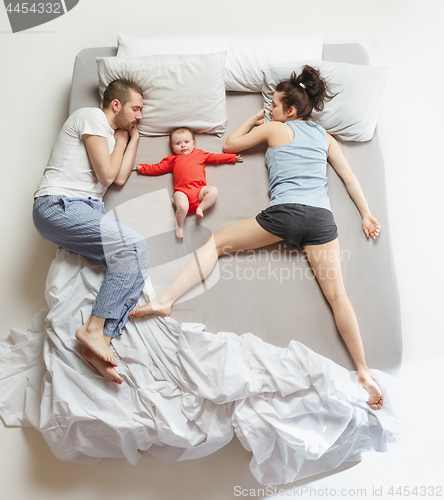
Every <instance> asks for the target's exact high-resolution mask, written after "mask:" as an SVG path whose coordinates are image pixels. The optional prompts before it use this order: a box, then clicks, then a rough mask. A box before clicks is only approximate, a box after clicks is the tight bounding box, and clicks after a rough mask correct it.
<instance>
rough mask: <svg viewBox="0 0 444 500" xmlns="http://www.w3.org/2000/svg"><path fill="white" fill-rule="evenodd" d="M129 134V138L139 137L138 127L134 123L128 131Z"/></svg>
mask: <svg viewBox="0 0 444 500" xmlns="http://www.w3.org/2000/svg"><path fill="white" fill-rule="evenodd" d="M129 136H130V137H131V139H138V138H139V137H140V134H139V129H138V128H137V126H136V125H134V127H133V128H132V129H131V130H130V131H129Z"/></svg>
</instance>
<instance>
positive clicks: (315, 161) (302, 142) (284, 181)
mask: <svg viewBox="0 0 444 500" xmlns="http://www.w3.org/2000/svg"><path fill="white" fill-rule="evenodd" d="M286 124H287V125H289V126H290V127H291V128H292V129H293V130H294V133H295V137H294V139H293V140H292V141H291V142H290V143H288V144H285V145H284V146H277V147H275V148H268V150H267V153H266V155H265V164H266V165H267V168H268V176H269V185H268V190H269V192H270V198H271V201H270V206H272V205H279V204H282V203H300V204H302V205H309V206H312V207H319V208H326V209H327V210H330V211H331V207H330V199H329V197H328V193H327V156H328V139H327V132H326V131H325V129H324V128H322V127H321V126H320V125H318V124H316V123H314V122H312V121H305V120H291V121H288V122H286Z"/></svg>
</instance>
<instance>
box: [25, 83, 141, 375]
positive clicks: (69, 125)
mask: <svg viewBox="0 0 444 500" xmlns="http://www.w3.org/2000/svg"><path fill="white" fill-rule="evenodd" d="M142 106H143V99H142V92H141V90H140V89H139V87H137V86H136V85H135V84H133V83H132V82H130V81H128V80H123V79H121V80H115V81H114V82H112V83H110V85H109V86H108V87H107V89H106V91H105V94H104V98H103V109H99V108H82V109H79V110H77V111H75V112H74V113H73V114H72V115H71V116H70V117H69V118H68V120H67V121H66V122H65V124H64V125H63V127H62V130H61V132H60V133H59V135H58V137H57V140H56V142H55V144H54V146H53V149H52V151H51V155H50V158H49V162H48V166H47V168H46V169H45V172H44V174H43V178H42V180H41V182H40V184H39V186H38V188H37V191H36V193H35V201H34V210H33V218H34V224H35V226H36V228H37V230H38V231H39V233H40V234H41V235H42V236H43V237H44V238H47V239H48V240H50V241H52V242H54V243H56V244H58V245H60V246H61V247H63V248H66V249H68V250H70V251H72V252H75V253H78V254H80V255H83V256H84V257H87V258H90V259H93V260H96V261H99V262H101V263H102V264H104V265H105V266H106V267H107V270H106V274H105V279H104V281H103V283H102V285H101V288H100V290H99V292H98V294H97V297H96V299H95V301H94V305H93V308H92V313H91V316H90V317H89V318H88V320H87V321H86V322H85V323H84V325H83V326H82V327H81V328H79V329H78V330H77V332H76V338H77V339H78V340H79V341H80V342H82V343H83V344H84V345H85V347H84V349H83V351H82V356H83V357H84V359H86V360H87V361H89V362H90V363H91V364H92V365H93V366H94V367H95V368H96V369H97V370H98V371H99V373H100V374H101V375H103V376H104V377H105V378H107V379H108V380H111V381H113V382H116V383H118V384H121V383H122V382H123V379H122V377H121V376H120V375H119V374H118V373H117V371H116V370H115V367H116V366H117V363H116V360H115V358H114V356H113V354H112V351H111V349H110V342H111V339H112V338H113V337H116V336H118V335H120V334H121V331H122V328H123V327H124V326H125V324H126V322H127V320H128V315H129V312H130V310H131V309H132V308H133V306H134V304H135V303H136V301H137V300H138V298H139V296H140V293H141V291H142V288H143V285H144V281H145V278H146V275H147V273H148V259H147V257H146V245H145V242H144V240H143V239H142V237H141V236H140V235H138V234H137V233H136V232H134V231H132V230H130V229H128V228H126V227H124V226H121V225H120V223H119V222H118V221H117V220H116V219H114V218H113V217H110V216H109V215H106V214H105V209H104V205H103V203H102V196H103V194H104V193H105V191H106V189H107V188H108V186H110V185H111V184H112V183H113V182H114V183H116V184H118V185H123V184H124V183H125V182H126V180H127V178H128V176H129V175H130V173H131V170H132V167H133V165H134V160H135V156H136V151H137V146H138V143H139V133H138V130H137V127H136V125H137V122H138V121H139V120H140V119H141V118H142V115H141V110H142Z"/></svg>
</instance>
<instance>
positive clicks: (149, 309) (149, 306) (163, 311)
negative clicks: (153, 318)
mask: <svg viewBox="0 0 444 500" xmlns="http://www.w3.org/2000/svg"><path fill="white" fill-rule="evenodd" d="M170 313H171V304H165V303H163V302H161V301H160V300H159V299H153V300H152V301H151V302H148V303H146V304H145V305H144V306H142V307H139V308H138V309H134V310H133V311H131V312H130V314H129V317H130V318H142V317H143V316H147V315H148V314H157V315H158V316H162V317H163V318H164V317H165V316H169V315H170Z"/></svg>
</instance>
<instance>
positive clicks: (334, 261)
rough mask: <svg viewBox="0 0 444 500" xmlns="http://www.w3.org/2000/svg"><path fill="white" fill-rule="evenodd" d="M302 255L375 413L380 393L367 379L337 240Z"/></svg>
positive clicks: (359, 334) (361, 346) (379, 402)
mask: <svg viewBox="0 0 444 500" xmlns="http://www.w3.org/2000/svg"><path fill="white" fill-rule="evenodd" d="M304 251H305V253H306V254H307V257H308V260H309V262H310V265H311V267H312V269H313V271H314V273H315V276H316V279H317V280H318V283H319V285H320V287H321V290H322V292H323V293H324V295H325V297H326V299H327V300H328V302H329V304H330V306H331V308H332V310H333V315H334V318H335V322H336V326H337V328H338V330H339V333H340V334H341V336H342V338H343V339H344V342H345V345H346V346H347V348H348V350H349V352H350V354H351V357H352V358H353V361H354V362H355V364H356V368H357V371H358V380H359V383H360V384H361V385H362V386H363V387H364V389H366V390H367V392H368V393H369V396H370V397H369V401H368V404H369V406H370V407H371V408H372V409H374V410H377V409H379V408H380V407H381V406H382V403H383V396H382V391H381V389H380V387H379V386H378V384H377V383H376V382H375V380H374V379H373V378H372V376H371V375H370V371H369V369H368V366H367V363H366V360H365V353H364V346H363V344H362V338H361V333H360V331H359V326H358V321H357V319H356V315H355V312H354V310H353V307H352V305H351V304H350V301H349V299H348V297H347V293H346V291H345V286H344V281H343V278H342V266H341V251H340V246H339V240H338V238H336V239H335V240H334V241H331V242H330V243H326V244H325V245H307V246H305V247H304Z"/></svg>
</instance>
